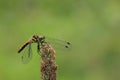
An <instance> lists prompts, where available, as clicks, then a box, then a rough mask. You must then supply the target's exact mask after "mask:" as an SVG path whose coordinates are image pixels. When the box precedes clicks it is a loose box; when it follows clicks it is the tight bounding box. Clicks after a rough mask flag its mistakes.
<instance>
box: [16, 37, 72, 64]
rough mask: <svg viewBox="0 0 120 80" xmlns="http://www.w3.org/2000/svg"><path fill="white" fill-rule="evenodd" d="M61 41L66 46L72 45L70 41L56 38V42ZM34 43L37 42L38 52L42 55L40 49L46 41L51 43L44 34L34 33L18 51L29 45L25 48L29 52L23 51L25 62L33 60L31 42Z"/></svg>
mask: <svg viewBox="0 0 120 80" xmlns="http://www.w3.org/2000/svg"><path fill="white" fill-rule="evenodd" d="M52 41H53V43H54V42H55V40H52ZM59 42H60V45H62V46H64V48H69V45H70V43H69V42H66V41H62V40H57V39H56V43H58V44H59ZM32 43H36V44H37V52H38V54H39V55H40V53H41V51H40V49H41V47H42V46H43V45H44V43H49V42H46V39H45V37H44V36H39V35H33V36H32V37H31V38H30V39H29V40H28V41H26V42H25V43H24V44H23V45H22V46H21V47H20V48H19V50H18V53H21V52H22V51H23V50H24V48H26V47H28V49H25V50H27V53H23V56H22V57H21V58H22V61H23V63H27V62H29V61H30V60H31V58H32V48H31V44H32ZM61 43H62V44H61Z"/></svg>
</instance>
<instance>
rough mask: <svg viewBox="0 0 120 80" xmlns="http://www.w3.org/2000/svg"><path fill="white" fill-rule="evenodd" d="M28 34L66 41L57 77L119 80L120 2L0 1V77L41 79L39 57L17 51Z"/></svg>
mask: <svg viewBox="0 0 120 80" xmlns="http://www.w3.org/2000/svg"><path fill="white" fill-rule="evenodd" d="M33 34H39V35H46V36H49V37H52V38H57V39H62V40H67V41H70V42H71V43H72V45H71V49H70V51H64V50H63V51H58V52H57V50H56V52H57V53H56V62H57V64H58V70H57V80H120V0H0V80H40V62H41V59H40V56H39V55H38V54H37V53H36V45H33V53H34V56H33V59H32V60H31V61H30V62H29V63H28V64H23V63H22V62H21V59H20V56H21V54H17V50H18V49H19V47H20V45H22V44H23V43H24V42H25V41H26V40H28V39H29V38H30V37H31V36H32V35H33Z"/></svg>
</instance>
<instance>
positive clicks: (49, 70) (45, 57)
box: [41, 43, 57, 80]
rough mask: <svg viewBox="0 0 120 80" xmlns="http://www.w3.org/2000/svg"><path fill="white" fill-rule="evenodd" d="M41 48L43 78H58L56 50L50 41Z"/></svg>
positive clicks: (50, 79)
mask: <svg viewBox="0 0 120 80" xmlns="http://www.w3.org/2000/svg"><path fill="white" fill-rule="evenodd" d="M41 49H42V52H41V58H42V62H41V80H56V70H57V65H56V62H55V50H54V49H53V48H52V47H51V46H50V44H48V43H44V45H43V46H42V48H41Z"/></svg>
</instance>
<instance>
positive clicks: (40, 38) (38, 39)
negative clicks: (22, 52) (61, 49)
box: [32, 35, 45, 43]
mask: <svg viewBox="0 0 120 80" xmlns="http://www.w3.org/2000/svg"><path fill="white" fill-rule="evenodd" d="M32 41H33V42H35V43H39V42H40V43H43V42H45V37H44V36H38V35H33V36H32Z"/></svg>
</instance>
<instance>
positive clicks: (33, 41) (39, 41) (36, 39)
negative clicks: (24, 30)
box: [18, 35, 45, 53]
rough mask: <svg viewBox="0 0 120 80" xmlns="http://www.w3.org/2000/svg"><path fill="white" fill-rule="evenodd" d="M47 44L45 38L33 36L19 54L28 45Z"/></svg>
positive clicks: (20, 49)
mask: <svg viewBox="0 0 120 80" xmlns="http://www.w3.org/2000/svg"><path fill="white" fill-rule="evenodd" d="M43 42H45V37H44V36H38V35H33V36H32V38H31V39H29V40H28V41H26V42H25V43H24V44H23V45H22V46H21V47H20V48H19V50H18V53H20V52H21V51H22V50H23V49H24V48H25V47H26V46H27V45H28V44H30V43H41V44H42V43H43Z"/></svg>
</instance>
